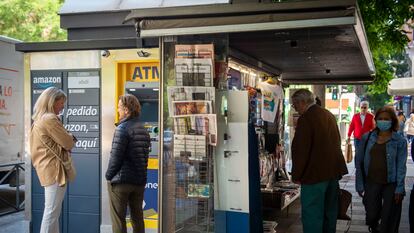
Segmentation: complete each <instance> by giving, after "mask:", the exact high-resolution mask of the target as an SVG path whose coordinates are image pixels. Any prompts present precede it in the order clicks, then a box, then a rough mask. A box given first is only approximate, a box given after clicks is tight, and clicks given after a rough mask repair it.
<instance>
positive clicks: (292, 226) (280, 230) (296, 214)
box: [273, 156, 414, 233]
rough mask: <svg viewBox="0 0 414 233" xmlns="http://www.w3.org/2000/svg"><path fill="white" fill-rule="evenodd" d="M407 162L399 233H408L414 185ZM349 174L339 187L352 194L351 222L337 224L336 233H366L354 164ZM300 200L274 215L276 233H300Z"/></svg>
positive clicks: (413, 170) (413, 172) (413, 167)
mask: <svg viewBox="0 0 414 233" xmlns="http://www.w3.org/2000/svg"><path fill="white" fill-rule="evenodd" d="M408 157H409V158H408V161H407V176H406V180H405V181H406V182H405V190H406V192H407V194H406V196H405V198H404V200H403V208H402V214H401V222H400V229H399V233H410V228H409V227H410V226H409V221H408V206H409V202H410V198H409V197H410V193H411V189H412V187H413V184H414V163H413V161H412V159H411V156H408ZM348 171H349V174H348V175H346V176H345V177H343V178H342V180H341V181H340V184H339V185H340V187H341V188H343V189H346V190H348V191H349V192H351V193H352V212H351V210H348V215H349V216H351V221H341V220H339V221H338V223H337V228H336V229H337V232H338V233H341V232H346V230H347V229H348V226H349V224H350V226H349V231H348V232H349V233H362V232H364V233H366V232H368V227H367V226H366V225H365V210H364V206H363V204H362V198H360V197H359V196H358V193H357V192H356V191H355V167H354V162H353V161H352V162H351V163H349V164H348ZM300 212H301V207H300V200H299V199H298V200H296V201H295V202H294V203H293V204H292V206H290V207H289V211H288V212H287V211H286V210H284V211H282V212H279V213H275V214H274V216H273V218H274V219H275V220H276V221H277V222H278V226H277V227H276V232H277V233H302V232H303V230H302V223H301V218H300Z"/></svg>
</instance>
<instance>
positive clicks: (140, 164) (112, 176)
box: [105, 117, 151, 185]
mask: <svg viewBox="0 0 414 233" xmlns="http://www.w3.org/2000/svg"><path fill="white" fill-rule="evenodd" d="M150 147H151V142H150V136H149V134H148V132H147V130H146V129H145V128H144V126H142V124H141V123H140V122H139V121H138V117H135V118H127V119H124V120H122V121H121V122H120V123H119V124H118V125H117V127H116V129H115V134H114V138H113V141H112V150H111V157H110V158H109V164H108V170H107V171H106V174H105V177H106V179H107V180H109V181H111V183H112V184H135V185H145V184H146V182H147V165H148V154H149V150H150Z"/></svg>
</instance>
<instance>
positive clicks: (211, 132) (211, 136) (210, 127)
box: [174, 114, 217, 146]
mask: <svg viewBox="0 0 414 233" xmlns="http://www.w3.org/2000/svg"><path fill="white" fill-rule="evenodd" d="M216 122H217V116H216V114H205V115H198V116H185V117H175V118H174V132H175V134H177V135H204V136H206V137H207V143H208V144H209V145H212V146H216V145H217V124H216Z"/></svg>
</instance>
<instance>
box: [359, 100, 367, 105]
mask: <svg viewBox="0 0 414 233" xmlns="http://www.w3.org/2000/svg"><path fill="white" fill-rule="evenodd" d="M364 105H366V106H367V107H369V103H368V101H366V100H364V101H361V103H359V107H361V106H364Z"/></svg>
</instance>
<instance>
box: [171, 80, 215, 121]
mask: <svg viewBox="0 0 414 233" xmlns="http://www.w3.org/2000/svg"><path fill="white" fill-rule="evenodd" d="M167 93H168V110H169V115H170V116H174V115H175V114H174V110H175V108H174V105H173V102H177V101H211V106H214V100H215V89H214V87H178V86H173V87H168V88H167Z"/></svg>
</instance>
